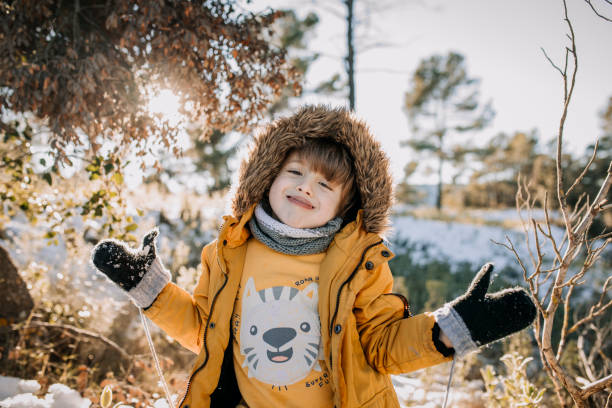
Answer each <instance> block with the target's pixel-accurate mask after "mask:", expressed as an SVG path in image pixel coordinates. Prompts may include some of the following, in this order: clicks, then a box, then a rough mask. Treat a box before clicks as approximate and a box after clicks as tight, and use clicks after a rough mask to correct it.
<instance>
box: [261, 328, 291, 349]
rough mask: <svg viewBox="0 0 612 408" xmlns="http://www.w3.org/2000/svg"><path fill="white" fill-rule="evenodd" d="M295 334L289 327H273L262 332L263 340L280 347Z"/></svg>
mask: <svg viewBox="0 0 612 408" xmlns="http://www.w3.org/2000/svg"><path fill="white" fill-rule="evenodd" d="M296 334H297V333H296V331H295V330H294V329H292V328H290V327H275V328H273V329H270V330H268V331H266V332H265V333H264V335H263V340H264V341H265V342H266V343H268V344H269V345H271V346H272V347H276V348H280V347H281V346H282V345H283V344H286V343H289V342H290V341H291V340H293V339H294V338H295V336H296Z"/></svg>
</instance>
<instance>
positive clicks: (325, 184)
mask: <svg viewBox="0 0 612 408" xmlns="http://www.w3.org/2000/svg"><path fill="white" fill-rule="evenodd" d="M287 172H288V173H289V174H293V175H294V176H302V175H303V174H302V172H301V171H300V170H296V169H287ZM319 185H320V186H321V187H323V188H325V189H327V190H329V191H333V188H332V186H331V185H329V183H328V182H327V181H319Z"/></svg>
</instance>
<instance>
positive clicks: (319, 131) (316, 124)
mask: <svg viewBox="0 0 612 408" xmlns="http://www.w3.org/2000/svg"><path fill="white" fill-rule="evenodd" d="M318 137H325V138H331V139H333V140H335V141H336V142H338V143H341V144H343V145H344V146H346V148H347V150H348V151H349V152H350V154H351V155H352V157H353V166H354V168H355V181H356V183H357V187H358V191H359V196H360V200H361V209H363V227H364V229H365V230H366V231H367V232H374V233H379V234H382V233H384V232H385V230H386V229H387V228H388V227H389V226H390V220H389V212H390V209H391V205H392V203H393V198H392V197H393V188H392V185H393V182H392V178H391V174H390V171H389V159H388V158H387V156H386V154H385V153H384V152H383V151H382V149H381V147H380V144H379V143H378V142H377V141H376V140H375V139H374V137H373V135H372V134H371V133H370V130H369V129H368V127H367V125H366V124H365V123H364V122H362V121H360V120H358V119H356V118H355V117H354V116H353V115H352V114H351V113H350V112H348V111H347V110H346V109H343V108H335V109H333V108H330V107H327V106H321V105H319V106H306V107H303V108H301V109H300V110H299V111H298V112H297V113H295V114H294V115H292V116H289V117H286V118H281V119H279V120H277V121H275V122H273V123H271V124H269V125H268V126H267V127H266V128H265V129H264V130H263V132H261V133H260V134H259V135H257V136H255V138H254V143H253V146H252V148H251V149H250V152H249V155H248V157H247V158H246V159H245V160H244V161H243V162H242V165H241V166H240V175H239V184H238V188H237V189H236V194H235V195H234V199H233V202H232V211H233V213H234V215H235V216H236V217H237V218H240V217H241V216H242V215H243V214H244V213H245V212H246V211H247V210H248V209H249V208H250V207H251V206H252V205H253V204H256V203H259V202H260V201H261V200H262V199H263V198H264V196H265V194H266V193H267V191H268V190H269V189H270V186H271V185H272V182H273V181H274V179H275V177H276V175H277V174H278V172H279V171H280V169H281V166H282V164H283V162H284V160H285V158H286V157H287V153H288V152H289V150H291V149H293V148H296V147H300V146H301V145H302V144H303V143H304V141H305V140H306V139H307V138H318ZM346 221H352V220H345V222H346Z"/></svg>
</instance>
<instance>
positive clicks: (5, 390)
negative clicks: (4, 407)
mask: <svg viewBox="0 0 612 408" xmlns="http://www.w3.org/2000/svg"><path fill="white" fill-rule="evenodd" d="M38 390H40V384H38V382H37V381H35V380H22V379H21V378H15V377H0V400H2V399H4V398H8V397H12V396H13V395H16V394H19V393H35V392H37V391H38Z"/></svg>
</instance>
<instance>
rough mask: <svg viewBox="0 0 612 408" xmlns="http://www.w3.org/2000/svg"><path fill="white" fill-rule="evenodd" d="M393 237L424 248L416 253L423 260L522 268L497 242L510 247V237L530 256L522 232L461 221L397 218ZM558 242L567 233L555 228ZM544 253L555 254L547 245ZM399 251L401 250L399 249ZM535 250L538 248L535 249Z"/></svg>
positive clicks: (524, 254)
mask: <svg viewBox="0 0 612 408" xmlns="http://www.w3.org/2000/svg"><path fill="white" fill-rule="evenodd" d="M392 222H393V230H394V234H393V235H394V237H393V238H400V239H402V238H404V239H408V240H409V242H411V243H418V244H419V245H420V246H422V247H423V248H424V250H423V251H420V252H421V253H416V254H414V255H415V256H416V259H417V260H419V261H426V260H427V259H448V260H450V261H451V262H462V261H465V262H470V263H478V264H484V263H485V262H494V263H495V266H496V268H497V269H498V270H499V269H501V268H502V267H504V266H507V265H508V266H514V267H516V266H517V265H518V263H517V261H516V259H515V258H514V255H513V254H512V252H511V251H510V250H508V249H506V248H504V247H503V246H501V245H498V244H496V243H495V242H493V241H496V242H500V243H505V244H507V243H508V242H507V240H506V236H507V237H509V238H510V239H511V240H512V242H513V244H514V246H515V247H516V250H517V251H518V253H519V254H521V255H522V256H527V255H526V254H527V253H528V251H527V245H526V244H525V236H524V234H523V232H522V231H518V230H515V229H508V228H503V227H497V226H489V225H471V224H463V223H458V222H447V221H438V220H428V219H419V218H414V217H410V216H401V217H393V220H392ZM552 233H553V236H554V237H555V239H556V240H557V242H560V241H561V237H562V236H563V231H562V230H561V229H560V228H556V227H554V228H553V229H552ZM542 244H543V251H544V252H546V254H547V255H549V256H550V255H552V249H550V248H549V245H547V243H542ZM398 250H401V249H400V248H398ZM532 250H533V251H535V248H532Z"/></svg>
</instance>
